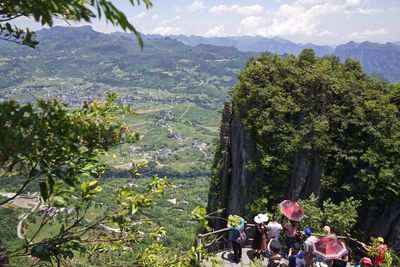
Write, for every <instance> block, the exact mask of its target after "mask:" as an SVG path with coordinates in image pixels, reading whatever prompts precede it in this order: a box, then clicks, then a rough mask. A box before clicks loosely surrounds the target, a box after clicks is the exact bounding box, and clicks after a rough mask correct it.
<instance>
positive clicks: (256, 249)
mask: <svg viewBox="0 0 400 267" xmlns="http://www.w3.org/2000/svg"><path fill="white" fill-rule="evenodd" d="M254 222H255V233H254V240H253V245H252V249H253V255H254V257H259V256H261V255H262V254H263V253H265V252H266V251H267V226H266V225H265V223H266V222H268V217H267V216H266V215H265V214H258V215H257V216H256V217H254Z"/></svg>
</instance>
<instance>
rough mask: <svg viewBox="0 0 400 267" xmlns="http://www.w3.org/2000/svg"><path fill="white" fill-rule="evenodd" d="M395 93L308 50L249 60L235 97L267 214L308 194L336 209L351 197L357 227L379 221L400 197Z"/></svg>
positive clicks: (351, 66) (355, 67) (354, 67)
mask: <svg viewBox="0 0 400 267" xmlns="http://www.w3.org/2000/svg"><path fill="white" fill-rule="evenodd" d="M398 88H399V85H398V84H397V85H388V84H386V83H385V82H383V81H379V80H376V79H373V78H371V77H367V76H366V75H365V73H364V72H363V70H362V68H361V66H360V64H359V63H358V62H356V61H354V60H351V59H348V60H346V61H345V62H344V63H341V62H340V61H339V59H338V58H336V57H334V56H330V57H323V58H316V57H315V54H314V53H313V51H312V50H310V49H306V50H304V51H303V52H302V53H301V54H300V55H299V57H295V56H287V57H279V56H273V55H269V54H263V55H261V56H260V57H258V58H255V59H252V60H250V61H249V62H248V64H247V68H246V69H245V70H244V71H243V72H242V73H241V75H240V81H239V83H238V85H237V87H236V89H235V90H234V92H233V94H232V95H233V110H234V114H235V116H237V117H239V118H240V120H241V122H242V123H243V124H244V126H245V128H246V130H247V131H248V133H249V134H250V135H251V137H252V138H253V140H254V141H255V145H256V148H257V151H256V153H254V156H253V158H252V159H251V161H250V162H249V163H248V164H247V166H246V167H247V168H249V169H251V171H253V172H254V173H255V179H257V193H259V195H258V197H259V198H260V199H261V200H263V198H265V197H267V198H268V204H267V207H268V208H269V209H271V208H272V207H274V206H275V205H276V204H277V203H279V202H280V201H281V200H282V199H285V198H290V199H298V198H307V197H308V196H310V195H311V194H312V193H315V194H316V195H318V196H319V197H320V199H321V201H323V200H327V199H332V202H333V203H339V202H341V201H343V200H345V199H349V198H350V197H352V196H354V198H355V199H357V200H360V201H361V206H363V207H364V206H367V207H369V209H359V215H360V216H359V222H362V221H363V220H364V219H365V218H367V217H368V216H372V215H371V213H372V214H375V216H379V215H380V214H379V213H380V211H382V210H384V209H385V208H386V207H388V206H389V205H390V204H391V203H394V202H395V201H398V199H399V197H400V184H399V182H398V177H399V175H400V150H399V147H400V143H399V142H400V119H399V118H400V117H399V110H400V109H399V107H400V106H399V103H400V102H399V95H400V94H399V89H398ZM216 162H217V161H216ZM342 208H343V209H345V208H346V205H344V206H343V207H342ZM340 209H341V208H340V207H339V209H338V210H339V211H340ZM346 227H347V226H346Z"/></svg>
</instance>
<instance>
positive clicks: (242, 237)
mask: <svg viewBox="0 0 400 267" xmlns="http://www.w3.org/2000/svg"><path fill="white" fill-rule="evenodd" d="M246 238H247V237H246V233H245V232H244V231H242V232H240V233H239V236H238V238H236V243H238V244H240V245H243V244H244V243H245V242H246Z"/></svg>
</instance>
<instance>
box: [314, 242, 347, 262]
mask: <svg viewBox="0 0 400 267" xmlns="http://www.w3.org/2000/svg"><path fill="white" fill-rule="evenodd" d="M313 246H314V254H315V255H318V256H321V257H323V258H325V259H328V260H334V259H340V258H341V257H342V256H343V255H344V254H345V253H346V252H347V249H346V245H345V244H344V243H343V242H342V241H340V240H338V239H336V238H330V237H324V238H321V239H320V240H318V241H317V242H315V243H314V244H313Z"/></svg>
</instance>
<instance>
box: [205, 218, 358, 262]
mask: <svg viewBox="0 0 400 267" xmlns="http://www.w3.org/2000/svg"><path fill="white" fill-rule="evenodd" d="M253 228H254V224H247V225H246V233H247V236H248V239H247V241H246V244H245V245H244V246H243V249H242V259H241V261H240V262H235V261H234V254H233V250H232V248H231V244H230V242H229V241H228V235H229V230H230V228H224V229H220V230H217V231H213V232H210V233H207V234H203V235H202V234H200V235H199V236H198V239H197V242H198V243H199V244H203V245H204V246H205V247H206V248H207V249H208V251H209V252H210V253H212V254H214V255H216V256H217V258H218V259H219V260H220V261H221V262H222V264H221V265H220V266H229V267H233V266H260V265H259V264H261V266H268V263H269V259H268V257H262V258H261V259H262V260H261V261H260V260H259V258H256V259H255V258H254V255H253V250H252V249H251V244H252V241H253V238H252V237H253V230H254V229H253ZM317 235H318V234H317ZM212 236H213V237H214V238H212V239H211V240H210V239H208V242H205V241H206V240H205V239H206V238H211V237H212ZM338 238H341V239H345V238H349V237H344V236H343V237H338ZM352 240H355V239H352ZM201 257H202V255H201V254H199V258H200V259H201ZM204 265H205V266H207V267H208V266H210V267H211V266H212V264H211V262H210V261H204ZM354 266H355V264H352V263H348V264H347V267H354Z"/></svg>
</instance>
